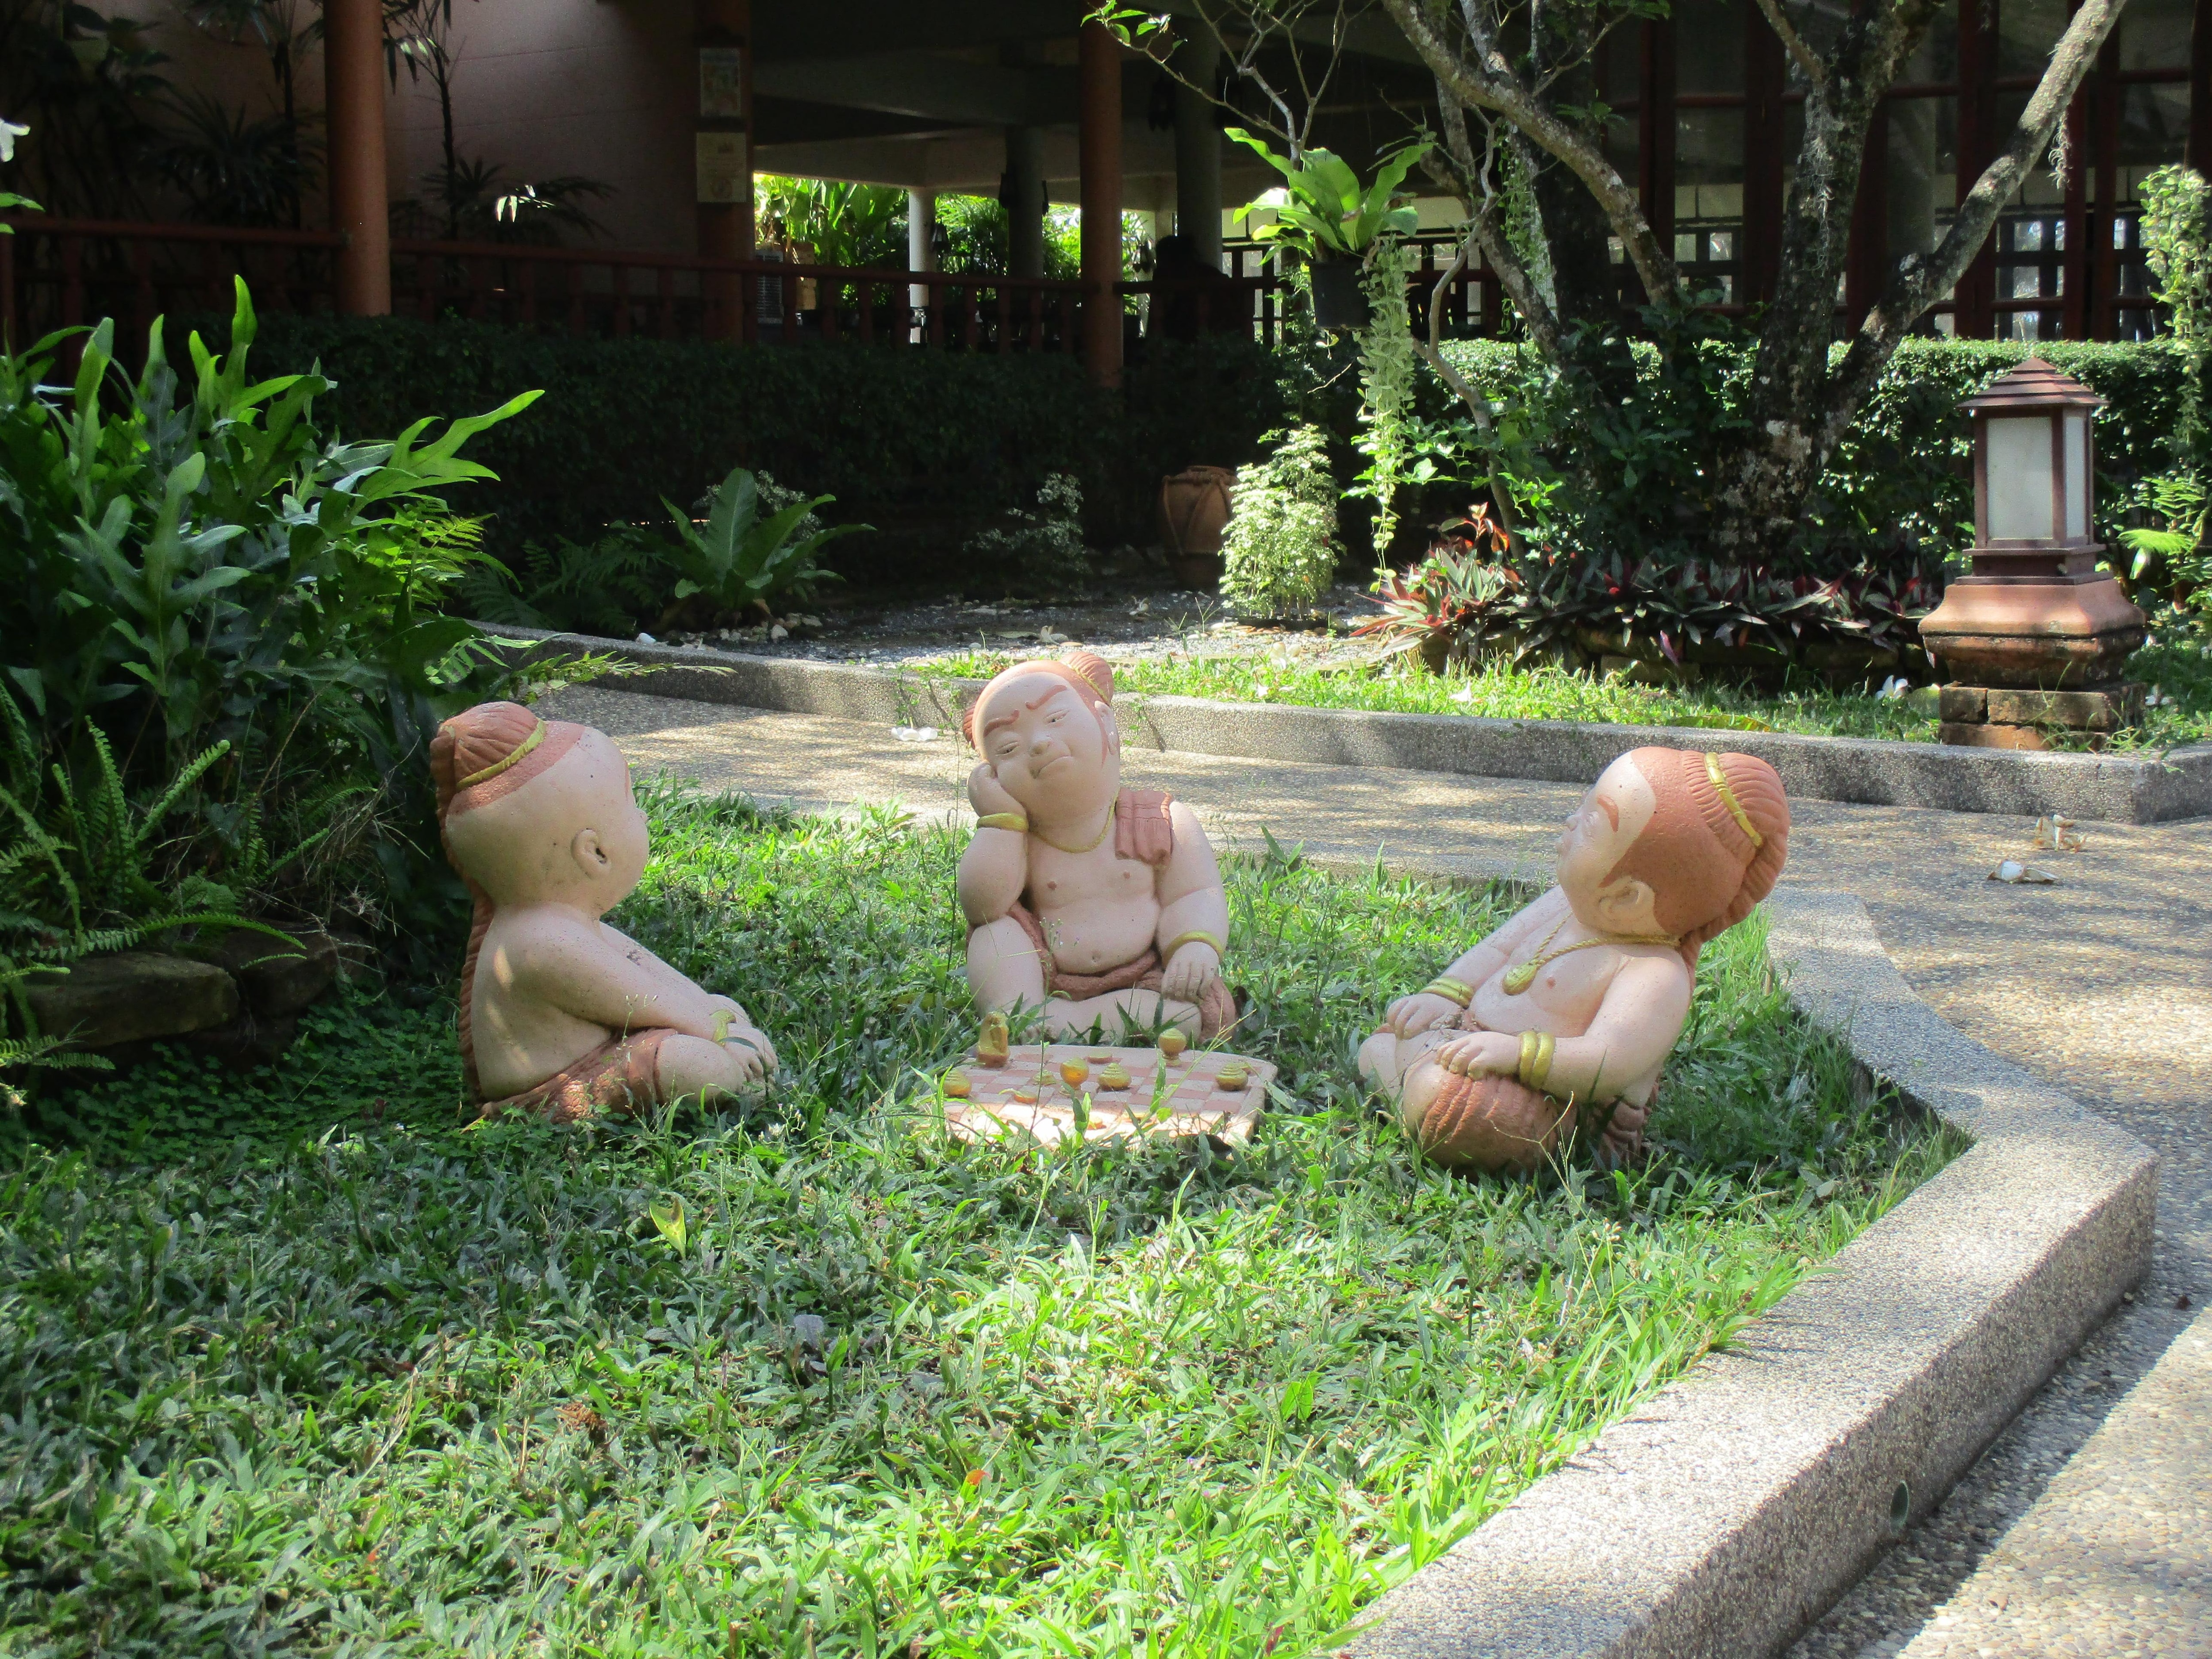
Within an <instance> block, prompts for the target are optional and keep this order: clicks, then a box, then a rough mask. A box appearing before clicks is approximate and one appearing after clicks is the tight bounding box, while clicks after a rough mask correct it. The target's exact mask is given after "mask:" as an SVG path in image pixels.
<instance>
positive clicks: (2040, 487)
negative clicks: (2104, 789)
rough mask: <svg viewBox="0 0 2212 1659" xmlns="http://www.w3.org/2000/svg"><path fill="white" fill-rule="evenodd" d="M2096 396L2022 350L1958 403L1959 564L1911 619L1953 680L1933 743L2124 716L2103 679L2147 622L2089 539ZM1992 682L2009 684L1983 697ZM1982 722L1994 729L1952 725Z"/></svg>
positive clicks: (2022, 735)
mask: <svg viewBox="0 0 2212 1659" xmlns="http://www.w3.org/2000/svg"><path fill="white" fill-rule="evenodd" d="M2104 401H2105V400H2104V399H2103V398H2100V397H2098V396H2097V395H2096V394H2095V393H2094V392H2091V391H2090V390H2089V388H2088V387H2087V386H2083V385H2082V384H2081V382H2080V381H2079V380H2074V379H2073V378H2072V377H2070V376H2069V375H2065V374H2060V373H2059V372H2058V371H2057V369H2055V368H2052V367H2051V365H2050V364H2049V363H2046V362H2042V361H2041V360H2040V359H2039V358H2034V357H2031V358H2029V359H2028V360H2027V362H2024V363H2022V364H2021V366H2020V367H2019V368H2015V369H2014V370H2013V371H2012V373H2010V374H2007V375H2005V376H2003V377H2002V379H2000V380H1997V381H1996V382H1995V383H1994V384H1992V385H1991V386H1989V387H1988V388H1987V389H1986V390H1985V391H1984V392H1981V393H1980V394H1979V395H1978V396H1976V397H1972V398H1967V399H1966V402H1965V403H1964V404H1960V407H1961V408H1962V409H1964V410H1966V412H1967V413H1968V414H1969V415H1971V416H1972V417H1973V422H1974V548H1973V572H1972V574H1971V575H1966V576H1961V577H1959V578H1957V579H1956V580H1953V581H1952V582H1951V584H1950V585H1949V586H1948V587H1947V588H1946V589H1945V591H1944V594H1943V603H1942V605H1938V606H1937V607H1936V610H1935V611H1934V613H1933V614H1932V615H1930V616H1929V617H1926V618H1925V619H1924V620H1923V622H1922V623H1921V624H1920V638H1921V642H1922V643H1923V644H1924V645H1925V646H1926V647H1928V648H1929V651H1931V652H1933V653H1935V654H1936V657H1937V658H1939V659H1941V660H1942V665H1943V667H1944V670H1945V672H1946V673H1947V674H1948V676H1949V677H1950V678H1953V679H1954V680H1956V681H1959V682H1961V684H1957V685H1954V686H1948V687H1947V688H1946V689H1945V695H1944V708H1943V718H1944V729H1943V738H1944V741H1946V742H1947V743H1974V744H1986V745H2002V746H2004V747H2020V748H2040V747H2042V746H2043V745H2042V744H2041V743H2040V742H2039V741H2036V740H2031V738H2030V735H2029V734H2030V733H2032V732H2033V729H2034V728H2036V727H2039V726H2082V727H2085V728H2087V729H2092V730H2095V729H2105V730H2110V729H2112V727H2113V726H2115V725H2117V724H2125V723H2128V722H2127V721H2125V720H2123V719H2121V718H2119V715H2120V714H2122V713H2124V710H2123V709H2122V708H2120V705H2121V704H2124V703H2126V702H2129V701H2130V699H2128V698H2127V697H2126V696H2125V695H2124V691H2123V690H2121V689H2119V688H2115V687H2114V686H2113V682H2114V681H2115V679H2116V678H2118V672H2119V669H2120V665H2122V664H2123V663H2124V662H2125V661H2126V660H2127V659H2128V657H2129V655H2130V653H2132V652H2134V650H2135V649H2136V647H2137V646H2139V645H2141V644H2142V641H2143V635H2144V631H2145V628H2146V625H2147V623H2146V618H2145V617H2144V616H2143V614H2142V611H2138V610H2136V608H2135V606H2134V605H2130V604H2129V603H2128V599H2127V596H2126V594H2124V593H2123V592H2121V591H2120V585H2119V583H2118V582H2117V581H2116V580H2113V579H2112V575H2111V574H2109V573H2107V572H2106V571H2105V570H2103V569H2101V568H2099V565H2098V559H2099V557H2100V555H2101V554H2102V553H2103V552H2104V548H2103V546H2102V545H2101V544H2099V543H2098V542H2096V541H2095V540H2093V539H2092V538H2093V526H2094V523H2095V520H2094V515H2093V492H2094V489H2095V478H2096V441H2095V439H2094V437H2093V435H2092V432H2091V422H2092V420H2093V417H2094V416H2095V414H2096V411H2097V410H2099V409H2100V408H2102V407H2103V405H2104ZM2100 690H2103V691H2104V692H2105V694H2106V695H2104V696H2092V697H2088V698H2083V697H2079V696H2076V697H2070V698H2069V697H2063V696H2047V695H2046V696H2040V697H2038V696H2034V695H2033V694H2035V693H2045V694H2055V693H2067V692H2091V693H2094V692H2098V691H2100ZM1995 691H2003V692H2006V693H2008V694H2015V695H2008V696H2001V697H1999V699H1998V702H1997V704H1996V707H1995V708H1991V707H1990V706H1989V694H1990V693H1992V692H1995ZM2023 693H2025V694H2029V695H2026V696H2022V695H2017V694H2023ZM1990 723H1994V726H1998V727H2004V728H2007V729H2006V730H2005V731H2002V732H2000V731H1997V730H1995V729H1990V730H1985V731H1981V732H1969V731H1966V730H1964V729H1954V728H1965V727H1969V726H1985V725H1990Z"/></svg>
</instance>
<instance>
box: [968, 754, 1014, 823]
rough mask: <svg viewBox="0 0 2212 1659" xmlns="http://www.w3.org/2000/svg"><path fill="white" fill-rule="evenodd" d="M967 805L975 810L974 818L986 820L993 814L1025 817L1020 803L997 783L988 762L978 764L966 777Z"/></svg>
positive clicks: (995, 774)
mask: <svg viewBox="0 0 2212 1659" xmlns="http://www.w3.org/2000/svg"><path fill="white" fill-rule="evenodd" d="M968 804H969V805H970V806H973V807H974V808H975V816H976V817H979V818H987V817H990V816H991V814H992V813H994V812H1012V813H1013V814H1014V815H1015V816H1016V817H1027V816H1028V813H1027V812H1026V811H1024V810H1023V807H1022V804H1021V802H1019V801H1018V800H1016V799H1014V798H1013V797H1012V795H1010V794H1008V793H1006V785H1005V784H1003V783H1000V781H999V775H998V773H997V772H996V771H994V770H993V769H992V766H991V763H990V762H988V761H983V762H980V763H978V764H977V765H976V768H975V770H974V771H972V772H970V773H969V775H968Z"/></svg>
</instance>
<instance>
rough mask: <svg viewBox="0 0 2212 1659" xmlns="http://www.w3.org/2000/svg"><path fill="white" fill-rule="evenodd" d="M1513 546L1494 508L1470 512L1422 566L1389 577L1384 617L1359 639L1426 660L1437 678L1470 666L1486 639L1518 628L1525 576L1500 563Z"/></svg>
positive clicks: (1384, 585) (1382, 592) (1381, 588)
mask: <svg viewBox="0 0 2212 1659" xmlns="http://www.w3.org/2000/svg"><path fill="white" fill-rule="evenodd" d="M1508 545H1509V542H1508V538H1507V536H1506V534H1505V532H1504V530H1503V529H1502V528H1500V527H1499V526H1498V524H1497V523H1496V521H1495V520H1492V517H1491V512H1490V508H1489V507H1486V506H1481V505H1477V506H1474V507H1469V508H1468V514H1467V517H1466V518H1464V519H1462V520H1458V521H1456V522H1455V523H1453V524H1449V525H1446V526H1443V529H1442V532H1441V533H1440V534H1439V535H1438V537H1437V540H1436V541H1435V542H1434V543H1433V544H1431V546H1430V548H1429V551H1428V556H1427V557H1425V558H1424V559H1423V560H1422V561H1421V562H1420V563H1419V564H1417V565H1415V566H1414V567H1413V568H1412V569H1411V570H1408V571H1405V572H1402V573H1401V572H1399V571H1395V570H1386V571H1384V572H1383V573H1382V574H1381V576H1380V578H1379V580H1377V581H1376V585H1375V590H1374V591H1375V603H1376V605H1379V606H1381V607H1382V610H1381V614H1379V615H1377V616H1374V617H1369V618H1368V619H1367V620H1366V621H1365V622H1364V623H1360V624H1359V626H1358V628H1356V629H1353V630H1352V632H1353V633H1354V634H1355V635H1358V636H1360V637H1362V638H1366V639H1372V640H1377V641H1381V642H1383V644H1384V645H1386V646H1387V647H1389V649H1390V650H1391V651H1392V652H1393V653H1404V654H1407V655H1412V656H1417V657H1419V659H1421V662H1422V665H1424V666H1425V667H1426V668H1427V669H1428V670H1429V671H1431V673H1438V674H1440V673H1442V672H1443V671H1444V668H1445V666H1446V665H1448V664H1449V663H1451V662H1454V661H1463V660H1466V659H1468V658H1469V657H1470V656H1471V655H1473V654H1474V653H1475V652H1476V651H1479V650H1480V647H1481V644H1482V641H1483V640H1484V638H1485V636H1486V635H1488V634H1490V633H1492V632H1493V631H1496V630H1498V629H1510V628H1513V627H1515V626H1516V625H1517V623H1518V620H1519V618H1518V617H1517V615H1516V609H1515V604H1514V601H1515V599H1516V597H1517V595H1518V592H1519V591H1520V588H1521V586H1522V583H1521V577H1520V574H1519V573H1518V572H1517V571H1515V570H1513V569H1512V568H1510V567H1508V566H1506V565H1504V564H1502V563H1500V562H1498V561H1499V560H1500V559H1501V558H1502V557H1503V556H1504V554H1505V552H1506V550H1507V548H1508Z"/></svg>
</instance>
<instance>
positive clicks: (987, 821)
mask: <svg viewBox="0 0 2212 1659" xmlns="http://www.w3.org/2000/svg"><path fill="white" fill-rule="evenodd" d="M975 827H976V828H977V829H1011V830H1012V831H1013V832H1014V833H1015V834H1016V835H1018V836H1026V835H1027V834H1029V832H1030V821H1029V820H1028V819H1027V818H1025V817H1023V816H1022V815H1021V814H1020V813H1019V812H986V813H984V814H983V816H982V817H980V818H977V819H976V820H975Z"/></svg>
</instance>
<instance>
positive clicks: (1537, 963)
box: [1498, 910, 1682, 997]
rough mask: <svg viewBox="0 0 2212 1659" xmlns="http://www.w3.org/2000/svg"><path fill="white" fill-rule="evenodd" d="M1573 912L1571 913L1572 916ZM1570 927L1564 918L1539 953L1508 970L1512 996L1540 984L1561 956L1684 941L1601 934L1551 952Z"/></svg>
mask: <svg viewBox="0 0 2212 1659" xmlns="http://www.w3.org/2000/svg"><path fill="white" fill-rule="evenodd" d="M1573 914H1574V912H1573V911H1571V910H1570V911H1569V912H1567V915H1573ZM1566 925H1567V917H1566V916H1561V917H1560V918H1559V921H1556V922H1554V923H1553V924H1552V931H1551V932H1550V933H1547V934H1545V935H1544V943H1543V944H1541V945H1538V946H1537V947H1536V954H1535V955H1534V957H1530V958H1529V959H1528V961H1527V962H1524V963H1522V964H1521V965H1520V966H1519V967H1518V968H1508V969H1506V970H1505V977H1504V979H1502V980H1500V981H1498V983H1499V984H1500V985H1502V986H1503V987H1504V990H1505V994H1506V995H1507V996H1509V997H1517V996H1519V995H1520V994H1522V992H1523V991H1525V990H1527V989H1528V987H1530V986H1531V985H1534V983H1535V982H1536V975H1539V974H1541V973H1542V972H1543V971H1544V969H1546V968H1547V966H1548V965H1550V964H1551V963H1554V962H1557V961H1558V960H1559V958H1560V957H1564V956H1571V955H1572V954H1573V953H1574V952H1575V951H1587V950H1589V948H1590V946H1592V945H1680V943H1681V942H1682V941H1681V940H1680V939H1678V938H1676V937H1675V936H1674V934H1672V933H1600V934H1599V935H1598V936H1597V937H1596V938H1595V939H1578V940H1577V941H1576V942H1575V943H1574V944H1572V945H1561V946H1560V947H1559V949H1558V950H1556V951H1553V950H1551V949H1549V948H1548V947H1549V946H1550V945H1551V943H1552V941H1553V939H1557V938H1559V929H1560V928H1562V927H1565V926H1566Z"/></svg>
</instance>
